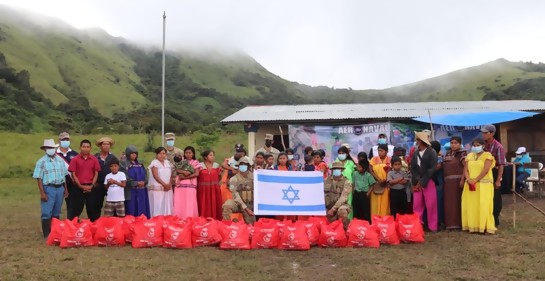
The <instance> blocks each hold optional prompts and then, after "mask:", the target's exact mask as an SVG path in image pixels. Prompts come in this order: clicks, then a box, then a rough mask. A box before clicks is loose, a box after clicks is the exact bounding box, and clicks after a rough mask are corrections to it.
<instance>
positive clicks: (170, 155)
mask: <svg viewBox="0 0 545 281" xmlns="http://www.w3.org/2000/svg"><path fill="white" fill-rule="evenodd" d="M175 139H176V135H174V133H166V134H165V148H166V150H167V160H168V161H169V162H170V164H172V166H174V164H175V163H174V156H175V155H178V156H179V157H183V156H184V152H183V150H181V149H179V148H177V147H175V146H174V140H175Z"/></svg>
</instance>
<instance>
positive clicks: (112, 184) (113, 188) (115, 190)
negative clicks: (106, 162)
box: [104, 159, 127, 217]
mask: <svg viewBox="0 0 545 281" xmlns="http://www.w3.org/2000/svg"><path fill="white" fill-rule="evenodd" d="M110 172H111V173H109V174H107V175H106V178H104V186H105V187H106V190H107V191H108V193H107V195H106V205H104V216H105V217H113V216H116V217H124V216H125V190H124V188H125V185H126V183H127V177H126V176H125V173H123V172H120V171H119V160H117V159H113V160H112V161H110Z"/></svg>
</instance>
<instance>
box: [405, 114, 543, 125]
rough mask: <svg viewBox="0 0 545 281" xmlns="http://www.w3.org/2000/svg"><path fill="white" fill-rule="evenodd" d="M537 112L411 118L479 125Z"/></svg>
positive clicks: (444, 123)
mask: <svg viewBox="0 0 545 281" xmlns="http://www.w3.org/2000/svg"><path fill="white" fill-rule="evenodd" d="M537 114H539V113H535V112H526V111H489V112H462V113H455V114H437V115H434V114H432V115H431V122H430V117H429V116H427V115H426V116H421V117H417V118H413V120H416V121H420V122H425V123H433V124H439V125H449V126H481V125H486V124H498V123H503V122H507V121H512V120H517V119H522V118H526V117H531V116H534V115H537Z"/></svg>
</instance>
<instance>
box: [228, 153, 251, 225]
mask: <svg viewBox="0 0 545 281" xmlns="http://www.w3.org/2000/svg"><path fill="white" fill-rule="evenodd" d="M250 167H251V165H250V158H248V157H246V156H244V157H242V158H240V159H239V160H238V170H239V172H238V173H237V174H236V175H234V176H233V177H232V178H231V179H230V180H229V190H230V191H231V193H232V195H233V199H228V200H227V201H225V203H223V206H222V210H223V219H224V220H231V214H233V213H242V216H243V217H244V222H245V223H247V224H253V223H254V222H255V215H254V212H253V210H254V174H253V173H252V172H251V171H250Z"/></svg>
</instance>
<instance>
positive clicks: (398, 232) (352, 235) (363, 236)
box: [47, 215, 424, 250]
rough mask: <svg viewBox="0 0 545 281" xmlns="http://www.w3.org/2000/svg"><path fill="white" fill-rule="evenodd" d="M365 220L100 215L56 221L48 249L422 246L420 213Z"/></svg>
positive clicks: (240, 248) (242, 248) (293, 248)
mask: <svg viewBox="0 0 545 281" xmlns="http://www.w3.org/2000/svg"><path fill="white" fill-rule="evenodd" d="M372 221H373V223H372V224H369V223H368V222H367V221H365V220H358V219H353V220H352V221H351V223H350V225H349V226H348V229H347V230H346V232H345V230H344V228H343V223H342V221H341V220H338V221H334V222H332V223H328V221H327V219H326V218H325V217H307V218H305V219H304V220H299V221H295V222H293V221H289V220H285V221H280V220H275V219H268V218H262V219H260V220H259V221H257V222H256V223H255V224H254V225H253V226H252V225H247V224H245V223H244V222H232V221H216V220H214V219H211V218H202V217H200V218H188V219H186V220H182V219H180V218H178V217H176V216H157V217H154V218H151V219H147V218H146V217H145V216H140V217H133V216H126V217H124V218H117V217H102V218H100V219H98V220H97V221H96V222H94V223H91V222H90V221H89V220H82V221H80V222H78V219H77V218H75V219H73V220H64V221H61V220H58V219H53V221H52V224H51V234H50V235H49V237H48V239H47V244H48V245H60V247H61V248H72V247H88V246H104V247H108V246H125V245H126V244H130V245H132V247H133V248H146V247H164V248H174V249H188V248H194V247H201V246H219V248H220V249H224V250H230V249H237V250H249V249H282V250H308V249H310V247H311V246H319V247H328V248H342V247H367V248H378V247H379V246H380V244H389V245H398V244H400V242H406V243H422V242H424V230H423V229H422V225H421V224H420V219H419V218H418V216H417V215H398V218H397V221H394V218H393V217H392V216H384V217H379V216H375V217H373V219H372Z"/></svg>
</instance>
